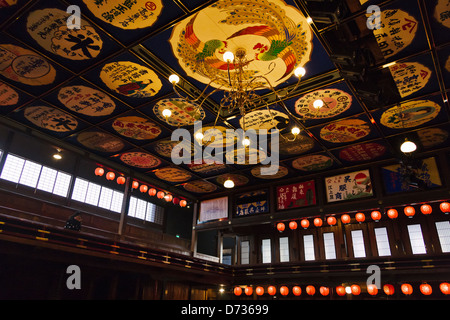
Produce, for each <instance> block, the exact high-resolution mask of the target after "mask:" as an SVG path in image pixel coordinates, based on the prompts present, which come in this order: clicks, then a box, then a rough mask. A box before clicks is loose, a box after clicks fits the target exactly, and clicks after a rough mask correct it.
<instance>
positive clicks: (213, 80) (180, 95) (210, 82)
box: [172, 77, 222, 103]
mask: <svg viewBox="0 0 450 320" xmlns="http://www.w3.org/2000/svg"><path fill="white" fill-rule="evenodd" d="M218 79H219V77H215V78H214V79H212V80H211V81H209V82H208V84H207V85H206V87H205V89H203V91H202V92H201V93H200V95H199V96H198V97H197V98H195V99H190V98H189V97H188V96H186V97H184V96H183V95H182V94H180V92H179V91H178V90H177V87H176V84H173V85H172V87H173V91H175V93H176V94H177V95H178V97H179V98H182V99H184V100H186V101H187V102H191V103H195V102H197V101H199V100H200V99H201V98H202V97H203V95H204V94H205V92H206V90H208V88H209V87H211V84H212V83H213V82H215V81H216V80H218ZM220 88H222V85H221V86H220ZM217 90H218V89H216V90H214V91H213V92H211V93H209V94H207V95H206V97H205V98H204V100H205V99H206V98H208V97H209V96H210V95H211V94H212V93H214V92H215V91H217Z"/></svg>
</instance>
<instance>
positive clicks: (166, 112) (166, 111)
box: [162, 109, 172, 119]
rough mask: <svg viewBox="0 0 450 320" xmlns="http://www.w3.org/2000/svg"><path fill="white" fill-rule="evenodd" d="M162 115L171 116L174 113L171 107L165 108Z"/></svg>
mask: <svg viewBox="0 0 450 320" xmlns="http://www.w3.org/2000/svg"><path fill="white" fill-rule="evenodd" d="M162 115H163V117H164V118H166V119H167V118H169V117H170V116H171V115H172V111H170V110H169V109H164V110H163V112H162Z"/></svg>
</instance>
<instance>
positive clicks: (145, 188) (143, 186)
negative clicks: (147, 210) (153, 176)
mask: <svg viewBox="0 0 450 320" xmlns="http://www.w3.org/2000/svg"><path fill="white" fill-rule="evenodd" d="M139 191H141V192H142V193H144V192H147V191H148V187H147V186H146V185H145V184H143V185H141V186H140V187H139Z"/></svg>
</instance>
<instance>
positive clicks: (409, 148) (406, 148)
mask: <svg viewBox="0 0 450 320" xmlns="http://www.w3.org/2000/svg"><path fill="white" fill-rule="evenodd" d="M400 150H401V151H402V152H403V153H411V152H414V151H416V150H417V146H416V144H415V143H414V142H412V141H409V140H408V138H406V139H405V141H404V142H403V143H402V145H401V146H400Z"/></svg>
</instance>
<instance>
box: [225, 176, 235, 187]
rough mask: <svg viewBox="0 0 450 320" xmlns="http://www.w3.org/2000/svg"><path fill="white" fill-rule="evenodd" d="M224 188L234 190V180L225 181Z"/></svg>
mask: <svg viewBox="0 0 450 320" xmlns="http://www.w3.org/2000/svg"><path fill="white" fill-rule="evenodd" d="M223 186H224V187H225V188H228V189H230V188H233V187H234V182H233V180H231V179H230V178H228V179H227V180H225V182H224V183H223Z"/></svg>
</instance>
